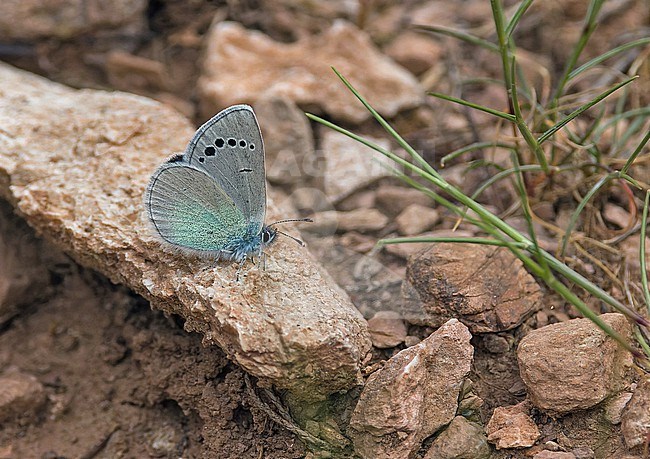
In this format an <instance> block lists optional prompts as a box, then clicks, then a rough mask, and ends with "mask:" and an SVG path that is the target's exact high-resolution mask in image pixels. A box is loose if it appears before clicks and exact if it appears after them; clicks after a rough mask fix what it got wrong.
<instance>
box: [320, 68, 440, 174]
mask: <svg viewBox="0 0 650 459" xmlns="http://www.w3.org/2000/svg"><path fill="white" fill-rule="evenodd" d="M332 70H333V71H334V73H336V76H338V77H339V79H340V80H341V81H342V82H343V84H344V85H345V86H346V87H347V88H348V89H349V90H350V92H352V94H354V96H355V97H356V98H357V99H358V100H359V102H361V103H362V104H363V106H364V107H366V110H368V111H369V112H370V114H371V115H372V116H373V117H374V118H375V119H376V120H377V122H378V123H379V124H380V125H381V127H383V128H384V130H385V131H386V132H388V133H389V134H390V135H391V137H393V138H394V139H395V140H396V141H397V143H398V144H399V146H400V147H402V148H403V149H404V150H405V151H406V152H407V153H408V155H409V156H410V157H411V158H413V159H414V160H415V162H416V163H418V164H419V165H420V166H422V168H423V169H424V170H425V171H427V172H428V173H429V174H430V175H433V176H435V177H437V178H438V179H441V177H440V174H438V171H436V170H435V169H434V168H433V167H431V165H430V164H429V163H428V162H426V161H425V160H424V158H423V157H422V156H421V155H420V154H419V153H418V152H417V151H415V150H414V149H413V147H411V145H409V143H408V142H407V141H406V140H404V139H403V138H402V136H401V135H399V134H398V133H397V131H395V129H393V128H392V126H391V125H390V124H388V122H387V121H386V120H385V119H384V118H383V117H382V116H381V115H380V114H379V113H378V112H377V111H376V110H375V109H374V108H373V107H372V106H371V105H370V104H369V103H368V102H367V101H366V99H365V98H364V97H363V96H362V95H361V94H360V93H359V91H357V90H356V88H355V87H354V86H352V84H351V83H350V82H349V81H348V80H347V79H346V78H345V77H344V76H343V75H342V74H341V73H339V71H338V70H336V69H335V68H334V67H332Z"/></svg>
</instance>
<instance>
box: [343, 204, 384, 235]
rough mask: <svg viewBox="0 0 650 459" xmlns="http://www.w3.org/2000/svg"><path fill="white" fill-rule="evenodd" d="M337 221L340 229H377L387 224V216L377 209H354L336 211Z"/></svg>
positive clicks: (362, 230)
mask: <svg viewBox="0 0 650 459" xmlns="http://www.w3.org/2000/svg"><path fill="white" fill-rule="evenodd" d="M337 216H338V223H339V229H340V230H341V231H361V232H365V231H379V230H382V229H384V228H385V227H386V225H388V222H389V220H388V217H387V216H385V215H384V214H382V213H381V212H379V211H378V210H377V209H356V210H351V211H349V212H338V213H337Z"/></svg>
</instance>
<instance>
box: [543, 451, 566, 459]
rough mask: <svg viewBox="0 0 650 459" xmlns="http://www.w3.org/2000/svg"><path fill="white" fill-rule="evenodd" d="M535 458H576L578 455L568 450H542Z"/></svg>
mask: <svg viewBox="0 0 650 459" xmlns="http://www.w3.org/2000/svg"><path fill="white" fill-rule="evenodd" d="M533 459H576V455H575V454H573V453H569V452H566V451H540V452H539V453H537V454H535V455H534V456H533Z"/></svg>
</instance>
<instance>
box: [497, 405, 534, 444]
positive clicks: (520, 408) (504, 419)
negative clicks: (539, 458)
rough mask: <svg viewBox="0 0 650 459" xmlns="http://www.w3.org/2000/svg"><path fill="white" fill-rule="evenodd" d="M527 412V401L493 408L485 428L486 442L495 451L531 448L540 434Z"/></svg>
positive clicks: (528, 409)
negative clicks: (494, 448)
mask: <svg viewBox="0 0 650 459" xmlns="http://www.w3.org/2000/svg"><path fill="white" fill-rule="evenodd" d="M529 411H530V404H529V403H528V402H527V401H524V402H521V403H519V404H517V405H513V406H499V407H497V408H495V410H494V412H493V413H492V417H491V418H490V421H489V422H488V424H487V426H486V431H487V434H488V441H489V442H490V443H493V444H494V445H495V446H496V448H497V449H505V448H527V447H529V446H533V445H534V444H535V442H536V441H537V439H538V438H539V437H540V435H541V434H540V432H539V429H538V428H537V425H536V424H535V423H534V422H533V420H532V419H531V417H530V414H529Z"/></svg>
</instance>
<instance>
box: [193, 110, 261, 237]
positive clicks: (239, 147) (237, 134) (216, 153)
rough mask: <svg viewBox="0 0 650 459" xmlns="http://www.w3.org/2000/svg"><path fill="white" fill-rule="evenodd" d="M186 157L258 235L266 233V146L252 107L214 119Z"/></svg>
mask: <svg viewBox="0 0 650 459" xmlns="http://www.w3.org/2000/svg"><path fill="white" fill-rule="evenodd" d="M183 157H184V159H185V161H186V162H188V163H189V164H190V165H191V166H194V167H196V168H197V169H203V170H205V171H206V173H207V174H209V176H210V177H212V179H213V180H214V181H215V182H216V183H217V184H218V186H219V187H220V188H221V189H222V190H223V191H224V192H225V194H226V195H227V196H228V197H229V198H230V199H231V200H232V202H234V204H235V206H236V207H237V208H238V209H239V210H240V211H241V214H242V215H243V218H244V219H245V220H246V223H247V224H251V225H252V227H253V228H254V231H255V232H256V233H257V232H259V231H261V230H262V226H263V224H264V218H265V212H266V179H265V171H264V146H263V144H262V134H261V132H260V128H259V124H258V123H257V118H256V117H255V114H254V113H253V109H252V108H251V107H249V106H248V105H234V106H232V107H229V108H227V109H225V110H223V111H221V112H219V113H218V114H217V115H215V116H214V117H212V118H211V119H210V120H209V121H207V122H206V123H205V124H204V125H203V126H201V127H200V128H199V129H198V131H197V132H196V134H195V135H194V137H193V138H192V140H191V141H190V143H189V145H188V146H187V149H186V150H185V154H184V156H183Z"/></svg>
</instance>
